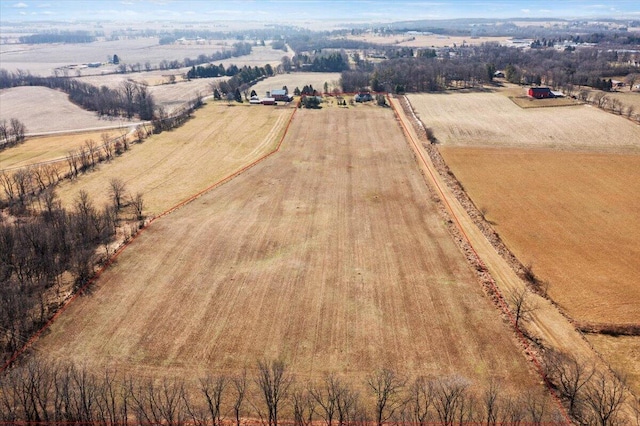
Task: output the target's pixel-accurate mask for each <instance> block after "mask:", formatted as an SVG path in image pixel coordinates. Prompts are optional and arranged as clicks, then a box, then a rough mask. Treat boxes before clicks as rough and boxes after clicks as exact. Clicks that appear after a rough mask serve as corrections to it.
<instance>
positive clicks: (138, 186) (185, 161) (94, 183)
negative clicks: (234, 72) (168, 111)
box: [57, 103, 292, 215]
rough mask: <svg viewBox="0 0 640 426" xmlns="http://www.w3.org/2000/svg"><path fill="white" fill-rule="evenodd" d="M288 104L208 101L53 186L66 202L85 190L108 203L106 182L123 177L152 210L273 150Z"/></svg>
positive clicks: (156, 211) (149, 211) (149, 212)
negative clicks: (183, 119)
mask: <svg viewBox="0 0 640 426" xmlns="http://www.w3.org/2000/svg"><path fill="white" fill-rule="evenodd" d="M291 113H292V109H290V108H266V107H264V108H263V107H261V106H258V107H251V106H248V105H232V106H227V105H226V103H225V104H208V105H206V106H205V107H203V108H202V109H200V110H198V111H196V113H195V118H194V119H192V120H191V121H189V122H187V123H186V124H185V125H183V126H182V127H180V128H179V129H176V130H173V131H171V132H164V133H161V134H159V135H154V136H151V137H150V138H148V139H145V141H144V142H143V143H142V144H133V145H131V151H129V152H127V153H125V154H124V155H122V156H121V157H118V158H116V159H115V160H114V161H112V162H111V163H102V164H100V165H99V166H98V167H97V168H96V170H95V171H93V172H90V173H87V174H86V175H82V176H81V177H80V178H79V179H77V180H74V181H65V182H64V183H63V184H62V185H60V186H59V187H58V189H57V191H58V194H59V195H60V198H61V200H62V202H63V204H64V205H66V206H70V205H71V204H72V203H73V201H74V199H75V197H76V196H77V194H78V191H80V190H81V189H83V190H86V191H87V192H88V193H89V194H91V196H92V198H93V199H94V201H95V203H96V204H97V205H98V206H100V205H102V204H103V203H106V202H108V199H109V196H108V182H109V180H110V179H112V178H115V177H117V178H119V179H122V180H123V181H124V182H125V184H126V186H127V189H128V192H130V193H132V194H135V193H136V192H142V193H143V194H144V200H145V205H146V208H145V213H146V214H147V215H156V214H159V213H161V212H163V211H164V210H166V209H168V208H169V207H172V206H173V205H175V204H177V203H178V202H180V201H182V200H183V199H185V198H187V197H188V196H190V195H192V194H195V193H197V192H199V191H200V190H203V189H205V188H207V187H208V186H209V185H211V184H212V183H214V182H216V181H217V180H219V179H221V178H223V177H225V176H227V175H229V174H231V173H232V172H234V171H236V170H237V169H239V168H240V167H241V166H243V165H245V164H249V163H251V162H252V161H254V160H255V159H257V158H259V157H260V156H261V155H264V154H265V153H267V152H269V151H270V150H272V149H273V148H274V147H275V146H276V144H277V142H278V140H279V137H280V136H281V134H282V132H283V131H284V126H285V125H286V122H287V120H288V119H289V116H290V115H291Z"/></svg>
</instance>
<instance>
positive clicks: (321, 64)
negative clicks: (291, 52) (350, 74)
mask: <svg viewBox="0 0 640 426" xmlns="http://www.w3.org/2000/svg"><path fill="white" fill-rule="evenodd" d="M292 65H293V66H295V67H296V68H297V69H299V70H300V69H303V70H307V71H315V72H341V71H344V70H347V69H349V59H348V57H347V54H346V53H344V51H341V52H330V53H318V54H315V55H305V54H299V55H296V56H294V57H293V59H292Z"/></svg>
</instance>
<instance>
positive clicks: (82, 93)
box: [0, 69, 155, 120]
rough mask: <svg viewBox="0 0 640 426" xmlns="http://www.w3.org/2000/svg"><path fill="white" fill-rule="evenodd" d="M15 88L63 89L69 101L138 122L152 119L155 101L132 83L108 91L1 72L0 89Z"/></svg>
mask: <svg viewBox="0 0 640 426" xmlns="http://www.w3.org/2000/svg"><path fill="white" fill-rule="evenodd" d="M18 86H43V87H48V88H50V89H57V90H62V91H63V92H65V93H67V94H68V95H69V100H70V101H71V102H73V103H75V104H77V105H79V106H80V107H82V108H84V109H86V110H89V111H96V112H97V113H98V114H100V115H110V116H125V117H127V118H131V117H133V116H138V117H139V118H140V119H141V120H151V119H152V118H153V115H154V112H155V101H154V99H153V96H152V95H151V93H150V92H149V90H148V88H147V86H145V85H143V84H138V83H134V82H131V81H125V82H123V83H122V85H121V86H120V87H119V88H118V89H110V88H108V87H106V86H101V87H96V86H93V85H91V84H88V83H84V82H81V81H78V80H76V79H72V78H65V77H39V76H33V75H31V74H30V73H25V72H22V71H17V72H9V71H7V70H5V69H0V89H3V88H9V87H18Z"/></svg>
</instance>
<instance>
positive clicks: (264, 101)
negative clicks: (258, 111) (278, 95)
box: [260, 98, 276, 105]
mask: <svg viewBox="0 0 640 426" xmlns="http://www.w3.org/2000/svg"><path fill="white" fill-rule="evenodd" d="M260 102H261V103H262V105H275V104H276V99H275V98H262V100H261V101H260Z"/></svg>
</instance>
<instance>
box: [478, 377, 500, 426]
mask: <svg viewBox="0 0 640 426" xmlns="http://www.w3.org/2000/svg"><path fill="white" fill-rule="evenodd" d="M499 390H500V388H499V386H498V384H497V383H496V381H495V380H494V379H493V378H492V379H490V381H489V385H488V386H487V388H485V391H484V395H483V397H482V402H483V404H484V413H485V421H486V424H487V425H496V424H497V422H498V395H499Z"/></svg>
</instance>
